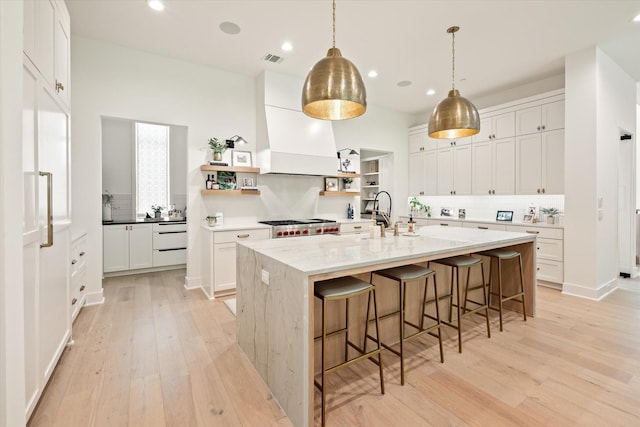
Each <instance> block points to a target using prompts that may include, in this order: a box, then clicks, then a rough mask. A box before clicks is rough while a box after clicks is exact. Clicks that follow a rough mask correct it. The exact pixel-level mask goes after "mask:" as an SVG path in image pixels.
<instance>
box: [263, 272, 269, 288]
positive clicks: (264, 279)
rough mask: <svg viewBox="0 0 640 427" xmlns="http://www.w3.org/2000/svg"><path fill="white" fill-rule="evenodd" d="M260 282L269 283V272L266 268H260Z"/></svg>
mask: <svg viewBox="0 0 640 427" xmlns="http://www.w3.org/2000/svg"><path fill="white" fill-rule="evenodd" d="M262 283H264V284H265V285H268V284H269V272H268V271H267V270H262Z"/></svg>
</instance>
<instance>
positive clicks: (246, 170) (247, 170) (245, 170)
mask: <svg viewBox="0 0 640 427" xmlns="http://www.w3.org/2000/svg"><path fill="white" fill-rule="evenodd" d="M200 170H201V171H209V172H215V171H225V172H240V173H260V168H250V167H248V166H210V165H202V166H200Z"/></svg>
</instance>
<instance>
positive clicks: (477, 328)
mask: <svg viewBox="0 0 640 427" xmlns="http://www.w3.org/2000/svg"><path fill="white" fill-rule="evenodd" d="M184 274H185V271H184V270H174V271H170V272H162V273H151V274H144V275H135V276H127V277H120V278H110V279H107V280H105V282H104V293H105V298H106V302H105V304H103V305H100V306H92V307H85V308H84V309H83V310H82V312H81V313H80V315H79V316H78V318H77V320H76V322H75V324H74V332H73V335H74V339H75V345H74V346H73V347H70V348H67V349H66V350H65V352H64V354H63V356H62V358H61V360H60V363H59V365H58V367H57V368H56V370H55V372H54V374H53V376H52V379H51V381H50V384H49V386H48V387H47V389H46V390H45V392H44V394H43V397H42V399H41V401H40V403H39V405H38V407H37V408H36V411H35V412H34V414H33V416H32V417H31V420H30V423H29V425H30V426H32V427H36V426H65V427H75V426H83V427H84V426H110V427H113V426H136V427H137V426H154V427H156V426H241V425H244V426H276V425H279V426H288V425H291V423H290V422H289V420H288V418H287V417H286V416H285V414H284V413H283V412H282V410H281V409H280V407H279V406H278V404H277V403H276V401H275V400H274V399H273V397H272V396H271V394H270V392H269V390H268V389H267V387H266V386H265V385H264V383H263V382H262V380H261V379H260V377H259V376H258V374H257V373H256V372H255V371H254V369H253V367H252V366H251V364H250V363H249V362H248V361H247V359H246V358H245V357H244V355H243V354H242V352H241V351H240V350H239V348H238V346H237V345H236V344H235V319H234V317H233V315H232V314H231V312H230V311H229V309H228V308H227V307H226V306H225V305H224V304H223V303H222V302H221V301H220V300H216V301H209V300H207V299H205V297H204V296H203V294H202V293H201V292H200V291H198V290H195V291H186V290H185V289H184V288H183V286H182V284H183V282H184ZM638 289H640V285H639V286H638ZM492 314H493V316H492V324H491V325H492V332H493V333H492V337H491V339H488V338H487V337H486V335H485V334H484V328H483V326H482V321H481V320H479V321H478V322H476V323H475V324H474V322H473V321H471V320H468V321H466V322H465V328H466V329H465V332H464V334H463V339H464V341H465V342H464V353H462V354H458V353H457V344H456V341H455V333H454V332H455V331H453V330H451V329H450V328H445V363H444V364H441V363H439V357H438V346H437V340H436V339H435V338H432V337H423V338H419V339H417V340H415V341H412V342H410V343H409V344H408V345H407V348H408V350H405V352H406V354H407V355H408V357H407V361H406V367H405V368H406V372H405V375H406V384H405V386H404V387H402V386H400V384H399V359H398V358H397V357H396V356H394V355H393V354H392V353H390V352H388V351H385V352H383V358H384V359H383V362H384V363H385V380H386V381H385V382H386V384H385V385H386V394H385V395H384V396H383V395H380V394H379V391H380V390H379V385H378V377H377V368H376V367H375V365H373V364H371V363H365V362H363V363H359V364H355V365H353V367H350V368H347V369H344V370H341V371H339V372H337V373H335V374H332V375H330V376H329V379H328V381H327V382H328V385H327V387H328V389H327V390H328V413H327V425H328V426H431V425H433V426H466V425H473V426H591V425H593V426H637V425H640V292H633V291H622V290H618V291H615V292H614V293H613V294H611V295H610V296H608V297H607V298H605V299H604V300H603V301H601V302H594V301H589V300H584V299H580V298H574V297H568V296H564V295H562V294H560V293H559V292H558V291H555V290H551V289H546V288H538V314H537V316H536V317H535V318H533V319H528V321H527V322H526V323H525V322H523V321H522V319H521V318H520V317H519V315H517V314H516V313H509V314H507V315H506V318H505V330H504V332H499V329H498V322H497V313H492ZM319 415H320V408H319V394H318V393H316V399H315V421H316V423H317V424H318V425H319Z"/></svg>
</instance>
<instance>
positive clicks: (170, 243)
mask: <svg viewBox="0 0 640 427" xmlns="http://www.w3.org/2000/svg"><path fill="white" fill-rule="evenodd" d="M186 247H187V232H186V231H161V232H159V233H153V249H175V248H186Z"/></svg>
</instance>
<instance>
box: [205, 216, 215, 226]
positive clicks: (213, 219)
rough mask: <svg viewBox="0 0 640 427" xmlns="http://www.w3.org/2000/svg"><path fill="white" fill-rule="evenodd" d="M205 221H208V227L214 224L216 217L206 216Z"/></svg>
mask: <svg viewBox="0 0 640 427" xmlns="http://www.w3.org/2000/svg"><path fill="white" fill-rule="evenodd" d="M207 222H208V223H209V227H213V226H214V225H216V218H215V217H213V218H207Z"/></svg>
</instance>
